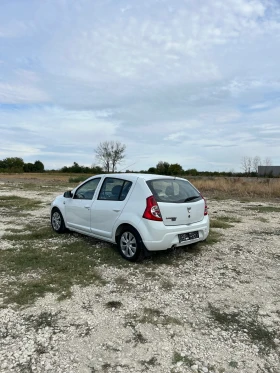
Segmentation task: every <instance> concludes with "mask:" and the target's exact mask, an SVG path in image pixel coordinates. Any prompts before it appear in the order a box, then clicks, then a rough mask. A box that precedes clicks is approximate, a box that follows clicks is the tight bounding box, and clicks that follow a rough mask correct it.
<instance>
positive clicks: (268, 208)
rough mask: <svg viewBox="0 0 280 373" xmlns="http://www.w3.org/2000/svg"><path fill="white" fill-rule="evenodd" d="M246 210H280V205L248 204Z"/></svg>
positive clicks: (264, 211)
mask: <svg viewBox="0 0 280 373" xmlns="http://www.w3.org/2000/svg"><path fill="white" fill-rule="evenodd" d="M246 210H253V211H257V212H263V213H266V212H280V207H274V206H247V207H246Z"/></svg>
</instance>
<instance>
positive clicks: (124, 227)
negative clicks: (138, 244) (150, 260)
mask: <svg viewBox="0 0 280 373" xmlns="http://www.w3.org/2000/svg"><path fill="white" fill-rule="evenodd" d="M126 228H130V229H133V230H134V231H136V232H137V234H138V235H139V237H140V239H141V241H142V242H143V240H142V237H141V234H140V233H139V231H138V229H137V228H135V227H134V226H133V225H131V224H129V223H122V224H120V225H119V226H118V228H117V229H116V232H115V242H117V241H118V236H119V235H120V234H121V232H123V231H124V229H126Z"/></svg>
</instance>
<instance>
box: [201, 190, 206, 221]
mask: <svg viewBox="0 0 280 373" xmlns="http://www.w3.org/2000/svg"><path fill="white" fill-rule="evenodd" d="M201 197H202V198H203V199H204V216H205V215H208V207H207V202H206V199H205V198H204V197H203V195H202V194H201Z"/></svg>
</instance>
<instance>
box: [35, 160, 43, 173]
mask: <svg viewBox="0 0 280 373" xmlns="http://www.w3.org/2000/svg"><path fill="white" fill-rule="evenodd" d="M34 171H35V172H44V171H45V167H44V164H43V163H42V162H41V161H35V162H34Z"/></svg>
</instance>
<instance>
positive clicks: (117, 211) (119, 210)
mask: <svg viewBox="0 0 280 373" xmlns="http://www.w3.org/2000/svg"><path fill="white" fill-rule="evenodd" d="M113 211H115V212H120V211H121V210H113Z"/></svg>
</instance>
